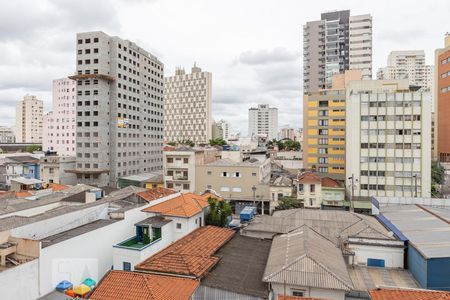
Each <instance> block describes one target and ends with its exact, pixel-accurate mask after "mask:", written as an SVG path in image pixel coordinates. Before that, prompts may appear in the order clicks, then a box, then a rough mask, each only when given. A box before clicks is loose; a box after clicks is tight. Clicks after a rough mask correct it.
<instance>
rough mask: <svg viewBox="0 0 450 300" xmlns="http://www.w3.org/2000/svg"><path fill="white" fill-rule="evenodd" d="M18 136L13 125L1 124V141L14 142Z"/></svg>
mask: <svg viewBox="0 0 450 300" xmlns="http://www.w3.org/2000/svg"><path fill="white" fill-rule="evenodd" d="M15 141H16V136H15V134H14V130H13V129H12V128H11V127H7V126H0V143H8V144H9V143H14V142H15Z"/></svg>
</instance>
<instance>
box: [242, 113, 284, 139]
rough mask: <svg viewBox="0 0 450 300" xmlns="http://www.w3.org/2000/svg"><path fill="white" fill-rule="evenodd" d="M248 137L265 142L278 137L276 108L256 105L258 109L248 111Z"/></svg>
mask: <svg viewBox="0 0 450 300" xmlns="http://www.w3.org/2000/svg"><path fill="white" fill-rule="evenodd" d="M248 135H249V137H253V136H259V137H264V138H266V139H267V140H273V139H276V138H277V137H278V108H276V107H269V105H268V104H258V107H256V108H255V107H252V108H249V109H248Z"/></svg>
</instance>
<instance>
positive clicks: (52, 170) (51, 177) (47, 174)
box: [39, 155, 77, 185]
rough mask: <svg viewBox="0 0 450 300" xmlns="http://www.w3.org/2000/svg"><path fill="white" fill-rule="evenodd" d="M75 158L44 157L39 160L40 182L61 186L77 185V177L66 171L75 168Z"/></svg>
mask: <svg viewBox="0 0 450 300" xmlns="http://www.w3.org/2000/svg"><path fill="white" fill-rule="evenodd" d="M75 163H76V158H75V156H60V155H46V156H44V157H41V159H40V162H39V164H40V168H41V172H40V174H41V178H40V179H41V180H43V181H45V182H46V183H58V184H63V185H75V184H77V177H76V175H75V174H73V173H68V172H66V170H72V169H74V168H75Z"/></svg>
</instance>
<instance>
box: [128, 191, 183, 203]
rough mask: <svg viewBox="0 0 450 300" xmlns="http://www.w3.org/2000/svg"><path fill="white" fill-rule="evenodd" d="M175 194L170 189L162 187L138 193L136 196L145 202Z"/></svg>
mask: <svg viewBox="0 0 450 300" xmlns="http://www.w3.org/2000/svg"><path fill="white" fill-rule="evenodd" d="M175 193H176V192H175V191H173V190H171V189H166V188H163V187H156V188H153V189H149V190H147V191H143V192H139V193H137V195H138V196H139V197H141V198H142V199H144V200H145V201H148V202H150V201H154V200H157V199H160V198H163V197H166V196H169V195H172V194H175Z"/></svg>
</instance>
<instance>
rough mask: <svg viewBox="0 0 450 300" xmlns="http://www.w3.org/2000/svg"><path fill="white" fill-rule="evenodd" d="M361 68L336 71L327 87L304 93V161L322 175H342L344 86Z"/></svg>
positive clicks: (358, 77)
mask: <svg viewBox="0 0 450 300" xmlns="http://www.w3.org/2000/svg"><path fill="white" fill-rule="evenodd" d="M361 79H362V71H361V70H348V71H345V73H344V74H336V75H334V76H333V79H332V87H331V88H330V89H324V90H320V91H318V92H315V93H310V94H308V95H304V96H303V134H304V139H303V162H304V167H305V168H306V169H311V170H315V171H317V172H318V174H319V176H321V177H331V178H333V179H337V180H344V179H345V130H346V123H345V115H346V111H345V109H346V105H345V103H346V87H347V86H348V84H349V83H350V81H352V80H361Z"/></svg>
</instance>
